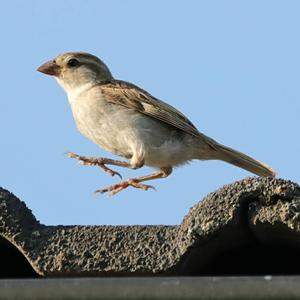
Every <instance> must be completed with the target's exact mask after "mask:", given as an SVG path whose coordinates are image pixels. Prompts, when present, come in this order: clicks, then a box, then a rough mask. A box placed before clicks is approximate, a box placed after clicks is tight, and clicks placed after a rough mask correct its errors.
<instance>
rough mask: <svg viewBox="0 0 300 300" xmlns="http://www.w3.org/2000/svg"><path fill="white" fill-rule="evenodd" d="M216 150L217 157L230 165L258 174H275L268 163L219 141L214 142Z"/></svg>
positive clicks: (273, 175)
mask: <svg viewBox="0 0 300 300" xmlns="http://www.w3.org/2000/svg"><path fill="white" fill-rule="evenodd" d="M214 148H215V150H216V151H217V158H218V159H220V160H223V161H226V162H228V163H230V164H232V165H235V166H237V167H240V168H243V169H245V170H247V171H249V172H252V173H254V174H256V175H258V176H272V177H275V176H276V172H275V171H274V170H273V169H272V168H271V167H269V166H268V165H266V164H264V163H262V162H260V161H258V160H256V159H254V158H252V157H250V156H248V155H246V154H244V153H241V152H239V151H236V150H234V149H231V148H229V147H226V146H224V145H221V144H219V143H216V144H214Z"/></svg>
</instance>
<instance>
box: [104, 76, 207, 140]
mask: <svg viewBox="0 0 300 300" xmlns="http://www.w3.org/2000/svg"><path fill="white" fill-rule="evenodd" d="M100 89H101V92H102V94H103V95H104V98H105V99H106V101H108V102H110V103H114V104H117V105H122V106H125V107H127V108H128V109H134V110H137V111H139V112H141V113H143V114H145V115H147V116H150V117H152V118H155V119H157V120H160V121H161V122H164V123H166V124H168V125H171V126H173V127H175V128H177V129H180V130H182V131H184V132H186V133H188V134H191V135H193V136H200V135H202V134H201V133H200V132H199V131H198V130H197V128H196V127H195V126H194V125H193V124H192V123H191V122H190V121H189V119H188V118H187V117H185V116H184V115H183V114H182V113H181V112H180V111H178V110H177V109H175V108H174V107H172V106H171V105H169V104H167V103H165V102H163V101H161V100H159V99H156V98H155V97H153V96H151V95H150V94H149V93H148V92H146V91H144V90H142V89H140V88H139V87H137V86H135V85H133V84H131V83H128V82H125V81H121V80H114V81H112V82H109V83H105V84H101V85H100Z"/></svg>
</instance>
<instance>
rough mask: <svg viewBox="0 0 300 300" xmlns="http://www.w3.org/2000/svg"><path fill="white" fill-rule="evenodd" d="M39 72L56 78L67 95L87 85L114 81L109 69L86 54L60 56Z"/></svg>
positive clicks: (76, 53) (75, 53)
mask: <svg viewBox="0 0 300 300" xmlns="http://www.w3.org/2000/svg"><path fill="white" fill-rule="evenodd" d="M37 70H38V71H39V72H42V73H44V74H48V75H52V76H54V77H55V78H56V79H57V81H58V82H59V84H60V85H61V86H62V87H63V88H64V90H65V91H66V92H67V93H69V92H72V91H73V90H74V89H77V88H79V87H81V86H83V85H86V84H96V83H102V82H108V81H110V80H111V79H113V77H112V75H111V73H110V71H109V69H108V67H107V66H106V65H105V64H104V63H103V62H102V61H101V60H100V59H99V58H98V57H96V56H94V55H92V54H89V53H84V52H68V53H64V54H61V55H58V56H57V57H55V58H54V59H53V60H50V61H48V62H46V63H45V64H43V65H41V66H40V67H39V68H38V69H37Z"/></svg>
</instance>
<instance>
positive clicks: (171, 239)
mask: <svg viewBox="0 0 300 300" xmlns="http://www.w3.org/2000/svg"><path fill="white" fill-rule="evenodd" d="M0 235H1V236H2V237H3V239H2V240H0V250H1V247H2V248H3V249H4V248H5V249H8V251H7V252H8V253H13V251H15V252H16V253H19V252H21V253H22V255H23V256H24V257H25V258H26V259H27V260H28V262H29V264H30V266H31V268H32V269H33V270H34V272H35V273H36V274H39V275H41V276H68V275H69V276H78V275H80V276H87V275H89V276H105V275H126V276H128V275H135V276H136V275H204V274H206V275H208V274H210V275H211V274H219V275H220V274H227V275H228V274H261V273H268V272H269V273H274V274H281V273H284V272H288V273H293V274H295V273H300V265H299V263H297V262H294V263H292V261H293V259H296V258H297V257H298V256H297V253H298V252H297V251H299V250H300V187H299V186H298V185H297V184H295V183H293V182H290V181H286V180H281V179H275V178H256V177H255V178H246V179H244V180H242V181H239V182H235V183H233V184H231V185H227V186H224V187H223V188H221V189H219V190H217V191H215V192H213V193H210V194H209V195H207V196H206V197H205V198H204V199H203V200H202V201H200V202H199V203H198V204H197V205H195V206H194V207H193V208H191V210H190V212H189V213H188V215H187V216H186V217H185V218H184V220H183V222H182V224H181V225H178V226H45V225H42V224H40V223H39V222H38V221H37V220H36V219H35V217H34V216H33V215H32V213H31V211H30V210H29V209H28V208H27V207H26V205H25V204H24V202H21V201H20V200H19V199H17V198H16V197H15V196H14V195H13V194H11V193H10V192H8V191H6V190H4V189H0ZM6 241H8V243H7V242H6ZM14 247H16V248H17V250H18V251H16V250H15V248H14ZM16 255H17V254H16ZM278 255H281V256H282V257H283V259H282V264H280V263H279V264H278V263H277V264H275V267H274V262H275V260H278V259H277V258H278ZM5 261H6V263H7V268H9V263H10V262H9V258H7V259H5ZM24 261H25V260H24ZM297 261H298V259H297ZM20 263H21V262H20ZM24 264H26V261H25V263H24ZM288 266H290V269H286V268H287V267H288ZM27 267H28V266H27ZM19 269H20V266H19ZM0 272H1V271H0ZM25 273H26V272H25ZM27 275H28V276H32V274H31V275H29V273H28V274H27ZM0 276H1V274H0ZM2 276H4V275H3V274H2ZM12 276H13V275H12ZM23 276H26V274H24V275H23Z"/></svg>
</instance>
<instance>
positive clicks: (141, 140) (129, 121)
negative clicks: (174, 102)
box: [72, 99, 188, 167]
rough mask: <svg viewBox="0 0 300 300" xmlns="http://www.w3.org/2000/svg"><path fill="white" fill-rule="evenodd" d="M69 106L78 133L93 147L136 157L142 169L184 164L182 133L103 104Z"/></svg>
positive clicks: (127, 156)
mask: <svg viewBox="0 0 300 300" xmlns="http://www.w3.org/2000/svg"><path fill="white" fill-rule="evenodd" d="M97 101H98V103H97V105H91V103H88V102H86V101H85V102H82V103H80V105H76V106H72V111H73V115H74V119H75V122H76V124H77V127H78V129H79V130H80V132H81V133H82V134H83V135H85V136H86V137H87V138H89V139H90V140H92V141H93V142H94V143H95V144H97V145H98V146H100V147H101V148H103V149H104V150H107V151H109V152H111V153H114V154H116V155H119V156H123V157H125V158H131V157H133V156H135V155H140V158H141V159H142V160H143V161H144V163H145V165H148V166H152V167H166V166H174V165H179V164H182V163H184V162H185V161H187V160H188V159H187V157H186V153H187V151H186V150H187V149H186V145H185V143H182V133H180V132H179V131H177V130H175V129H174V128H172V127H170V126H169V125H166V124H164V123H162V122H160V121H157V120H155V119H153V118H151V117H148V116H145V115H143V114H142V113H139V112H136V111H134V110H129V109H127V108H123V107H121V106H118V105H113V104H110V103H107V102H103V103H101V105H99V101H101V100H99V99H98V100H97Z"/></svg>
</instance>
